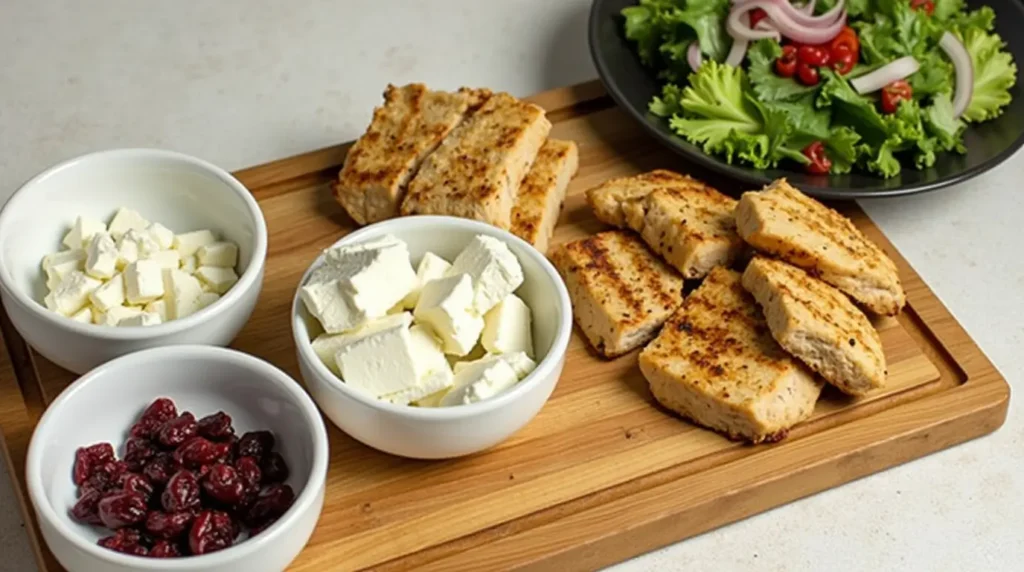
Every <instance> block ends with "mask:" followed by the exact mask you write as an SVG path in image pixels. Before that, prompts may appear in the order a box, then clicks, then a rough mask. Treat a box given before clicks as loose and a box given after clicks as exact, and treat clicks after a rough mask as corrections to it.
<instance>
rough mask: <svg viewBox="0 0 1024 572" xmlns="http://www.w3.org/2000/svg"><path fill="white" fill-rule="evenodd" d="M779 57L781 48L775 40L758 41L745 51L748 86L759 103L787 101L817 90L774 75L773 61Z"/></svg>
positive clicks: (791, 79)
mask: <svg viewBox="0 0 1024 572" xmlns="http://www.w3.org/2000/svg"><path fill="white" fill-rule="evenodd" d="M781 55H782V46H780V45H779V43H778V42H776V41H775V40H758V41H757V42H754V43H753V44H751V45H750V48H749V49H748V50H747V59H748V60H749V61H750V66H749V73H750V85H751V86H752V87H753V89H754V93H755V94H756V95H757V98H758V100H760V101H781V100H789V99H793V98H796V97H799V96H802V95H806V94H808V93H811V92H812V91H814V90H815V89H817V88H816V87H815V86H806V85H803V84H801V83H799V82H797V81H795V80H794V79H793V78H789V77H782V76H780V75H778V74H776V73H775V60H776V59H778V57H779V56H781Z"/></svg>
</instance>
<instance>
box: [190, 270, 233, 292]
mask: <svg viewBox="0 0 1024 572" xmlns="http://www.w3.org/2000/svg"><path fill="white" fill-rule="evenodd" d="M195 277H196V278H198V279H199V280H200V281H201V282H202V283H203V284H205V285H207V286H209V287H210V291H211V292H216V293H217V294H223V293H225V292H227V291H228V290H230V289H231V287H232V286H234V285H235V282H238V275H237V274H235V271H234V270H232V269H230V268H221V267H219V266H200V267H199V268H197V269H196V271H195Z"/></svg>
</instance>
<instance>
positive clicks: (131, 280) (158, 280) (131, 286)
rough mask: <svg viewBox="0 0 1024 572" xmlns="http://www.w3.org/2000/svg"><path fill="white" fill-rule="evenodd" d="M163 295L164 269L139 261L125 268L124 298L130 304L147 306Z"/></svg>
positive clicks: (149, 261)
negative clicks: (146, 304)
mask: <svg viewBox="0 0 1024 572" xmlns="http://www.w3.org/2000/svg"><path fill="white" fill-rule="evenodd" d="M163 295H164V278H163V268H161V267H160V265H159V264H157V263H156V262H154V261H152V260H138V261H136V262H132V263H131V264H129V265H128V266H126V267H125V268H124V297H125V299H126V300H128V303H129V304H145V303H147V302H152V301H153V300H156V299H157V298H161V297H163Z"/></svg>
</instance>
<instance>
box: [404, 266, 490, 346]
mask: <svg viewBox="0 0 1024 572" xmlns="http://www.w3.org/2000/svg"><path fill="white" fill-rule="evenodd" d="M472 306H473V281H472V279H471V278H470V277H469V275H468V274H459V275H457V276H449V277H447V278H442V279H440V280H434V281H431V282H428V283H427V285H426V286H424V287H423V290H422V291H421V292H420V299H419V301H418V302H417V303H416V309H415V311H414V315H415V316H416V319H417V320H418V321H420V322H422V323H424V324H427V325H429V326H430V328H431V329H432V330H433V332H434V334H435V335H437V337H438V338H440V339H441V343H442V345H443V347H444V353H447V354H454V355H460V356H461V355H466V354H468V353H469V352H470V350H472V349H473V346H475V345H476V341H477V339H479V338H480V332H481V331H483V329H484V319H483V318H481V317H480V316H479V315H477V314H476V313H475V312H474V311H473V309H472Z"/></svg>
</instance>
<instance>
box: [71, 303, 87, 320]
mask: <svg viewBox="0 0 1024 572" xmlns="http://www.w3.org/2000/svg"><path fill="white" fill-rule="evenodd" d="M71 319H72V320H74V321H76V322H82V323H83V324H91V323H92V308H90V307H89V306H86V307H84V308H82V309H81V310H79V311H78V312H76V313H75V314H73V315H72V316H71Z"/></svg>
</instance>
